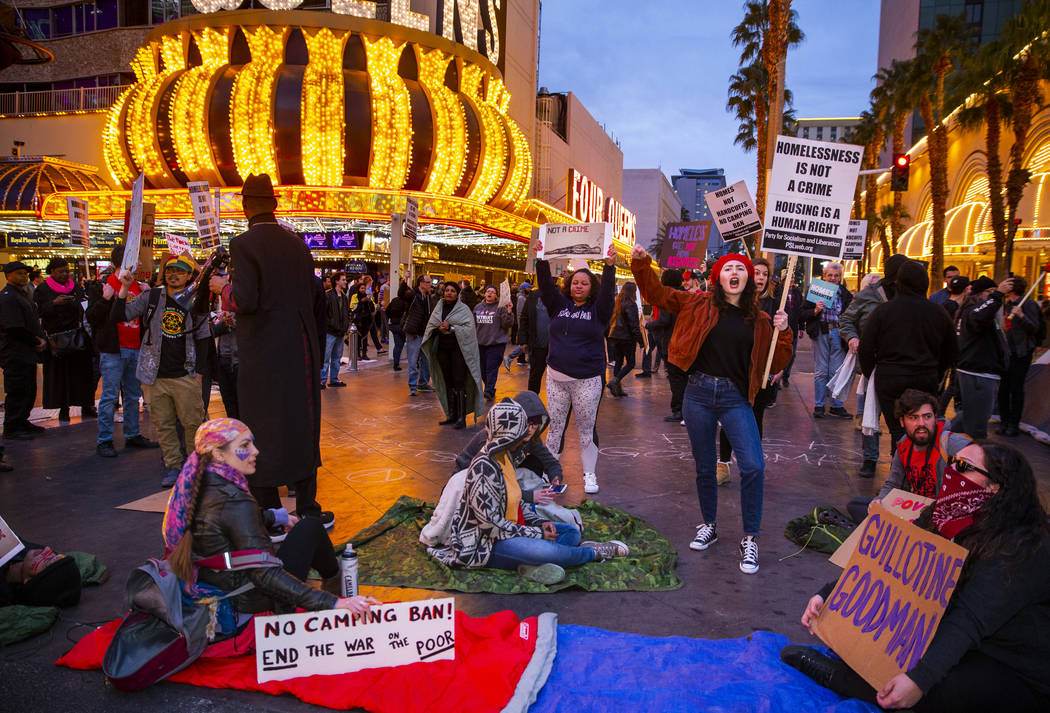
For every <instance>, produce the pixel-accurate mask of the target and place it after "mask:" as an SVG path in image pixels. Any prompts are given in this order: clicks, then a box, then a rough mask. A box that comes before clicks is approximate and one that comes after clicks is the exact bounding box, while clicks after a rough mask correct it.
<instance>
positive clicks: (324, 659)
mask: <svg viewBox="0 0 1050 713" xmlns="http://www.w3.org/2000/svg"><path fill="white" fill-rule="evenodd" d="M455 657H456V604H455V599H453V598H452V597H447V598H444V599H425V600H422V601H417V602H398V603H396V604H376V605H374V606H373V607H372V608H371V609H370V610H369V611H368V613H367V614H365V615H364V616H359V615H357V614H351V613H350V612H349V611H346V610H345V609H329V610H326V611H319V612H304V613H300V614H285V615H282V616H257V617H255V671H256V676H257V677H258V680H259V683H262V682H263V681H284V680H287V679H289V678H298V677H300V676H313V675H316V674H335V673H351V672H353V671H362V670H364V669H369V668H385V667H388V666H404V665H405V664H410V663H419V662H429V661H441V660H445V659H454V658H455Z"/></svg>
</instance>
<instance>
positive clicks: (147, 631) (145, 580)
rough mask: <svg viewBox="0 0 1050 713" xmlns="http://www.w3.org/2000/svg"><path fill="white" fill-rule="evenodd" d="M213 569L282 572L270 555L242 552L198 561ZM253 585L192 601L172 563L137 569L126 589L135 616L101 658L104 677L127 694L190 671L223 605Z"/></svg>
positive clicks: (212, 634)
mask: <svg viewBox="0 0 1050 713" xmlns="http://www.w3.org/2000/svg"><path fill="white" fill-rule="evenodd" d="M196 565H197V566H198V567H208V568H209V569H228V570H238V569H251V568H254V567H275V566H276V567H280V566H282V564H281V561H280V560H279V559H277V558H276V557H274V556H273V555H272V554H270V553H269V552H265V551H262V550H243V551H239V552H227V553H224V554H222V555H215V556H213V557H208V558H206V559H202V560H199V561H197V562H196ZM253 586H254V585H253V584H251V583H250V582H249V583H248V584H245V585H244V586H242V587H238V588H237V589H235V590H234V591H232V592H229V593H226V594H223V595H222V596H217V597H209V598H207V599H205V600H201V601H193V600H190V599H188V598H187V597H185V596H183V583H182V581H181V580H180V579H179V578H178V577H177V576H175V573H174V572H172V570H171V565H170V564H169V563H168V561H167V560H157V559H151V560H149V561H148V562H146V564H144V565H142V566H141V567H138V568H136V569H134V570H132V572H131V574H130V575H128V581H127V584H126V585H125V587H124V597H125V599H126V601H127V604H128V608H129V609H130V611H129V612H128V614H127V615H126V616H125V617H124V619H123V620H122V621H121V622H120V626H119V627H118V628H117V631H116V633H115V634H114V635H113V640H112V641H111V642H110V644H109V646H108V647H107V648H106V653H105V656H104V657H103V659H102V672H103V673H104V674H105V676H106V678H107V679H108V680H109V681H110V683H112V684H113V687H114V688H118V689H120V690H122V691H140V690H142V689H143V688H146V687H148V686H151V685H153V684H154V683H157V682H158V681H161V680H163V679H165V678H167V677H168V676H170V675H172V674H173V673H177V672H178V671H181V670H182V669H184V668H186V667H187V666H189V665H190V664H192V663H193V662H194V661H196V660H197V658H198V657H199V656H200V655H201V653H203V651H204V649H205V648H207V646H208V644H210V643H211V641H212V640H213V639H214V637H215V616H216V609H217V606H218V604H219V603H220V602H221V600H224V599H229V598H231V597H235V596H237V595H238V594H243V593H244V592H246V591H248V590H249V589H251V588H252V587H253Z"/></svg>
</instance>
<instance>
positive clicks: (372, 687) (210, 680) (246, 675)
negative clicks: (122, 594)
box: [55, 611, 554, 713]
mask: <svg viewBox="0 0 1050 713" xmlns="http://www.w3.org/2000/svg"><path fill="white" fill-rule="evenodd" d="M548 616H549V615H548ZM119 625H120V620H119V619H118V620H115V621H111V622H110V623H109V624H106V625H105V626H102V627H100V628H98V629H96V630H95V631H93V632H91V633H90V634H88V635H87V636H85V637H84V638H83V639H81V640H80V641H79V642H78V643H77V645H76V646H74V647H73V648H72V650H70V652H69V653H67V654H66V655H65V656H63V657H62V658H60V659H59V660H58V661H56V662H55V663H56V664H57V665H59V666H67V667H69V668H74V669H97V668H101V667H102V657H103V656H104V655H105V653H106V647H107V646H108V645H109V642H110V639H112V638H113V634H114V632H115V631H116V630H117V627H118V626H119ZM248 629H254V627H252V626H249V627H248ZM538 629H539V626H538V621H537V618H536V617H531V618H529V619H524V620H521V621H519V620H518V618H517V617H516V616H515V615H514V613H513V612H510V611H503V612H498V613H496V614H493V615H492V616H488V617H483V618H477V619H475V618H473V617H470V616H468V615H466V614H464V613H462V612H458V611H457V612H456V658H455V659H454V660H451V661H434V662H430V663H416V664H410V665H408V666H397V667H392V668H377V669H370V670H366V671H358V672H356V673H346V674H341V675H337V676H305V677H302V678H295V679H291V680H288V681H269V682H267V683H259V682H258V681H257V680H256V677H255V656H254V655H245V656H236V657H225V658H221V657H219V658H216V657H215V654H217V653H218V654H222V653H223V651H224V649H219V650H212V651H206V654H207V655H208V657H207V658H205V657H202V658H199V659H198V660H197V661H195V662H194V663H193V665H191V666H190V667H188V668H186V669H184V670H182V671H180V672H178V673H176V674H174V675H172V676H171V677H170V678H169V679H167V680H169V681H178V682H180V683H190V684H193V685H195V686H205V687H207V688H232V689H237V690H242V691H263V692H265V693H269V694H272V695H280V694H282V693H291V694H292V695H294V696H296V697H297V698H300V699H302V700H304V701H306V702H307V703H314V704H317V705H322V706H327V707H328V708H336V709H342V710H346V709H349V708H355V707H359V708H365V709H367V710H369V711H372V713H405V712H408V711H450V710H458V711H474V712H478V713H481V712H483V711H501V710H503V709H504V708H505V707H506V706H507V704H508V702H509V701H510V700H511V697H512V696H513V695H514V693H515V690H516V689H517V688H518V684H519V681H520V680H521V679H522V674H523V673H524V672H525V669H526V667H527V666H528V665H529V662H530V661H531V660H532V659H533V657H534V655H535V656H536V657H537V658H538V659H539V658H541V657H542V658H545V659H546V658H549V659H550V661H552V660H553V657H554V651H553V648H552V646H553V636H547V637H544V641H547V642H549V643H550V644H551V645H550V646H548V645H547V643H541V646H540V648H539V649H537V633H538ZM223 643H226V642H223ZM218 646H221V644H220V645H218ZM209 648H210V649H211V648H213V647H209ZM231 649H232V647H228V648H226V649H225V650H226V651H230V650H231ZM242 650H243V648H242ZM550 661H546V663H545V665H544V662H543V661H537V664H536V665H534V666H533V668H532V669H530V675H529V676H527V677H526V678H527V679H528V681H522V685H523V686H526V687H529V690H526V691H524V692H523V691H519V696H521V695H522V694H524V696H525V700H524V701H522V702H523V703H524V707H527V706H528V704H529V703H530V702H531V700H532V699H533V698H534V696H535V694H536V693H537V692H538V691H539V689H540V688H541V687H542V686H543V683H544V681H545V680H546V674H547V672H548V671H549V670H550ZM523 709H524V708H523Z"/></svg>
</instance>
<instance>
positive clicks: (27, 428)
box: [22, 421, 47, 433]
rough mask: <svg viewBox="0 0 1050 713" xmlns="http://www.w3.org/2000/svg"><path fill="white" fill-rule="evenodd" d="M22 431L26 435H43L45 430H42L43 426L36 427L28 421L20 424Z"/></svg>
mask: <svg viewBox="0 0 1050 713" xmlns="http://www.w3.org/2000/svg"><path fill="white" fill-rule="evenodd" d="M22 430H23V431H25V432H26V433H43V432H44V431H46V430H47V429H46V428H44V427H43V426H38V425H36V424H35V423H30V422H29V421H23V422H22Z"/></svg>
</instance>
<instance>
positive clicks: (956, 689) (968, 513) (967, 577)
mask: <svg viewBox="0 0 1050 713" xmlns="http://www.w3.org/2000/svg"><path fill="white" fill-rule="evenodd" d="M915 524H916V525H918V526H920V527H924V528H926V529H928V530H930V531H933V532H937V533H939V534H940V535H941V536H942V537H945V538H948V539H951V540H953V541H955V542H956V543H957V544H959V545H960V546H962V547H965V548H966V549H967V550H969V555H968V556H967V558H966V563H965V564H964V565H963V569H962V572H961V574H960V576H959V584H958V586H957V587H956V589H955V592H954V593H953V594H952V598H951V600H950V601H949V602H948V608H947V609H946V610H945V612H944V616H943V618H942V619H941V623H940V626H939V627H938V629H937V632H936V633H935V634H934V635H933V639H931V641H930V645H929V647H928V648H927V649H926V653H925V654H923V656H922V658H921V659H920V660H919V663H918V664H916V665H915V667H914V668H912V669H911V670H910V671H908V672H907V673H901V674H898V675H897V676H895V677H894V678H893V679H891V680H890V682H889V683H888V684H887V685H886V686H885V687H884V688H883V689H882V690H881V691H875V689H873V688H872V687H871V686H869V685H868V684H867V683H866V682H865V681H864V679H862V678H861V677H860V676H859V675H857V673H855V672H854V671H853V670H852V669H850V668H849V667H848V666H847V665H846V664H845V663H844V662H843V661H841V660H840V659H833V658H830V657H828V656H825V655H824V654H822V653H820V652H819V651H817V650H816V649H813V648H810V647H807V646H788V647H786V648H785V649H783V650H782V651H781V653H780V656H781V658H782V659H784V661H785V662H787V663H788V664H790V665H791V666H794V667H795V668H797V669H798V670H800V671H802V672H803V673H805V674H806V675H807V676H810V677H811V678H813V679H814V680H816V681H817V682H818V683H820V684H821V685H824V686H827V687H828V688H830V689H832V690H833V691H835V692H836V693H838V694H840V695H842V696H846V697H851V698H860V699H863V700H866V701H869V702H871V703H878V705H880V706H882V707H883V708H891V709H894V708H913V709H914V710H916V711H923V712H924V711H945V712H947V711H951V712H952V713H962V712H965V711H982V712H983V711H993V710H994V711H1011V713H1023V712H1025V711H1033V712H1035V711H1047V710H1050V637H1048V636H1047V632H1048V631H1050V526H1048V523H1047V513H1046V511H1045V510H1044V509H1043V507H1042V505H1041V504H1040V502H1039V496H1038V493H1037V489H1036V482H1035V477H1034V476H1033V474H1032V468H1031V466H1030V465H1029V464H1028V461H1026V460H1025V458H1024V456H1022V455H1021V454H1020V453H1019V452H1017V451H1016V450H1014V449H1012V448H1010V447H1009V446H1003V445H998V444H994V443H987V442H986V443H983V444H980V445H978V444H974V445H970V446H967V447H966V448H964V449H962V450H961V451H959V453H958V454H957V455H956V456H955V457H953V458H952V462H951V464H950V465H949V466H948V467H947V468H946V469H945V472H944V482H943V484H942V486H941V492H940V495H939V497H938V499H937V502H936V503H935V504H934V505H933V507H929V508H927V509H926V510H925V511H923V513H922V515H920V516H919V519H918V520H916V521H915ZM833 586H834V583H832V584H829V585H828V586H827V587H825V589H824V590H823V591H822V592H821V593H820V594H817V595H816V596H814V597H813V598H812V599H810V601H809V604H808V606H807V607H806V611H805V613H804V614H803V615H802V624H803V626H806V627H810V632H811V633H812V631H813V629H812V628H811V625H812V622H813V619H814V617H816V615H817V613H818V612H819V611H820V608H821V606H822V605H823V603H824V597H826V596H827V595H828V594H829V593H830V592H831V588H832V587H833Z"/></svg>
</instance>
